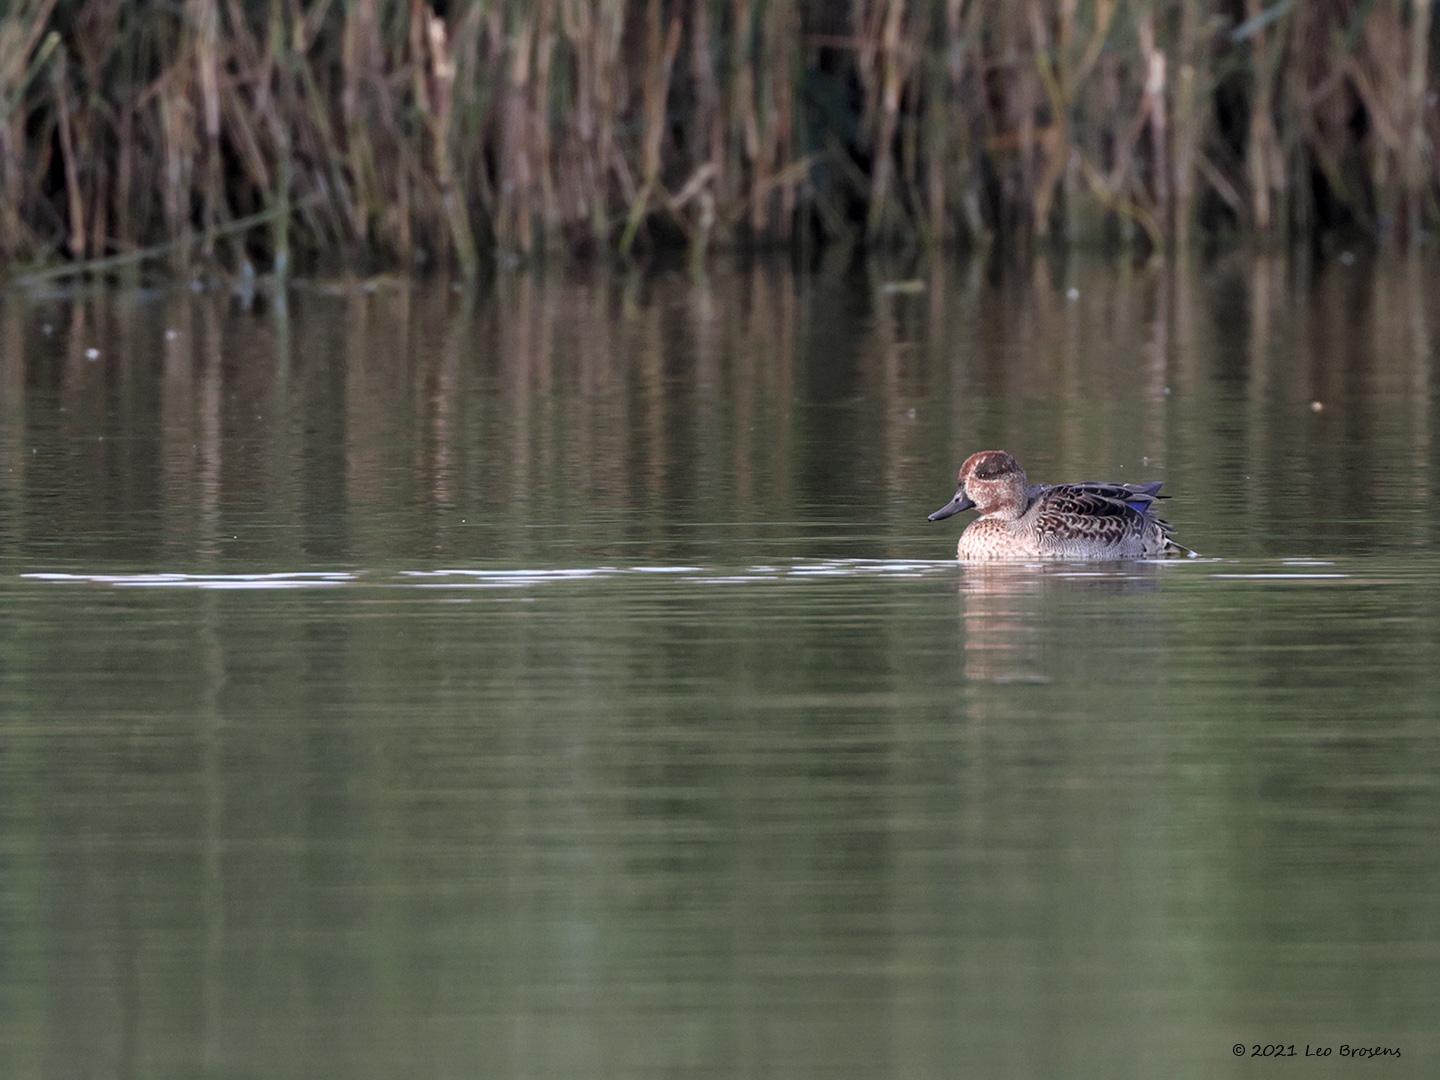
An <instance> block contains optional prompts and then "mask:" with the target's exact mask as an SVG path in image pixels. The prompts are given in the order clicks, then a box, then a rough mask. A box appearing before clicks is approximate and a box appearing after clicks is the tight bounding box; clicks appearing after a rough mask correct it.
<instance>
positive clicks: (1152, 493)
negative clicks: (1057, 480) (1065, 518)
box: [1025, 480, 1170, 515]
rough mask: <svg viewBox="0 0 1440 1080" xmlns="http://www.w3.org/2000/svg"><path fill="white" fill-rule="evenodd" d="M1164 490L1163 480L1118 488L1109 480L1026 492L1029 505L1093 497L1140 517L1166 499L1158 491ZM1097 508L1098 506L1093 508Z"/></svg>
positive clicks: (1046, 486)
mask: <svg viewBox="0 0 1440 1080" xmlns="http://www.w3.org/2000/svg"><path fill="white" fill-rule="evenodd" d="M1164 486H1165V481H1163V480H1151V481H1148V482H1146V483H1143V484H1117V483H1113V482H1111V481H1108V480H1081V481H1080V482H1078V483H1074V484H1032V485H1030V487H1028V488H1026V490H1025V494H1026V495H1027V496H1028V501H1029V504H1030V505H1032V506H1033V505H1034V504H1035V501H1036V500H1037V499H1040V498H1048V497H1051V496H1056V497H1061V498H1067V499H1069V498H1074V499H1082V500H1083V498H1084V497H1085V496H1087V495H1090V496H1095V497H1097V498H1100V499H1107V500H1110V501H1113V502H1118V503H1123V504H1124V505H1126V506H1128V507H1130V509H1131V510H1136V511H1139V512H1140V513H1142V514H1146V513H1149V512H1150V511H1151V509H1152V505H1151V504H1153V503H1154V502H1155V500H1156V499H1168V498H1169V497H1170V496H1168V495H1161V494H1160V489H1161V488H1162V487H1164ZM1095 505H1097V506H1099V505H1100V504H1098V503H1097V504H1095ZM1094 512H1095V513H1099V514H1102V515H1104V514H1106V513H1113V511H1105V510H1103V509H1100V510H1096V511H1094Z"/></svg>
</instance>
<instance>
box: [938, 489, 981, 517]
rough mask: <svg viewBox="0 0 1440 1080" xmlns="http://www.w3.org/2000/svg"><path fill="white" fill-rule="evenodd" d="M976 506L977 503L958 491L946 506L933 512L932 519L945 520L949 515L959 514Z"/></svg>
mask: <svg viewBox="0 0 1440 1080" xmlns="http://www.w3.org/2000/svg"><path fill="white" fill-rule="evenodd" d="M974 506H975V504H974V503H973V502H971V501H970V500H969V499H967V498H966V497H965V496H964V495H961V494H960V493H959V492H958V491H957V492H956V493H955V497H954V498H953V499H951V500H950V501H949V502H948V503H946V504H945V505H944V506H942V507H940V509H939V510H936V511H935V512H934V513H933V514H931V515H930V520H931V521H944V520H945V519H946V518H947V517H950V516H951V515H953V514H958V513H960V512H961V511H963V510H970V509H973V508H974Z"/></svg>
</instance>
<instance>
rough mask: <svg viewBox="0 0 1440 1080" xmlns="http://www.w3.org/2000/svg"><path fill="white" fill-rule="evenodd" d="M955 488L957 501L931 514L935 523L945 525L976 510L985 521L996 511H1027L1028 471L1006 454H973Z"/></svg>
mask: <svg viewBox="0 0 1440 1080" xmlns="http://www.w3.org/2000/svg"><path fill="white" fill-rule="evenodd" d="M955 484H956V486H955V497H954V498H953V499H951V500H950V501H949V502H948V503H946V504H945V505H944V506H942V507H941V508H940V509H939V510H936V511H935V512H934V513H933V514H931V515H930V520H931V521H943V520H944V519H945V518H948V517H950V516H952V515H954V514H958V513H960V512H961V511H962V510H969V509H972V508H974V509H977V510H979V511H980V514H981V516H982V517H983V516H984V515H986V514H990V513H994V512H995V511H996V510H1001V509H1007V508H1014V509H1016V510H1017V512H1018V511H1019V510H1023V509H1024V508H1025V486H1026V480H1025V470H1024V469H1022V468H1020V463H1019V462H1018V461H1016V460H1015V459H1014V458H1013V457H1011V456H1010V455H1009V454H1008V453H1006V452H1005V451H1004V450H981V451H980V452H979V453H976V454H971V455H970V456H969V457H968V458H966V459H965V464H963V465H961V466H960V474H959V475H958V476H957V477H956V478H955Z"/></svg>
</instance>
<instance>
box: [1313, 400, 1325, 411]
mask: <svg viewBox="0 0 1440 1080" xmlns="http://www.w3.org/2000/svg"><path fill="white" fill-rule="evenodd" d="M1310 411H1311V412H1324V411H1325V403H1324V402H1323V401H1312V402H1310Z"/></svg>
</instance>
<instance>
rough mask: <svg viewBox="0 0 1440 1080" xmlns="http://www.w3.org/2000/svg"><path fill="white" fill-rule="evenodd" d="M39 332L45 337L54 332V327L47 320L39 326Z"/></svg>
mask: <svg viewBox="0 0 1440 1080" xmlns="http://www.w3.org/2000/svg"><path fill="white" fill-rule="evenodd" d="M40 332H41V333H42V334H44V335H45V336H46V337H49V336H50V335H51V334H53V333H55V327H53V326H52V325H50V323H48V322H47V323H45V324H44V325H42V326H41V327H40Z"/></svg>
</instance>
